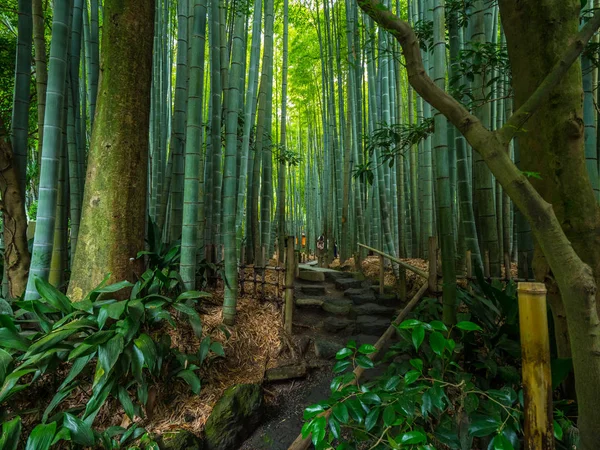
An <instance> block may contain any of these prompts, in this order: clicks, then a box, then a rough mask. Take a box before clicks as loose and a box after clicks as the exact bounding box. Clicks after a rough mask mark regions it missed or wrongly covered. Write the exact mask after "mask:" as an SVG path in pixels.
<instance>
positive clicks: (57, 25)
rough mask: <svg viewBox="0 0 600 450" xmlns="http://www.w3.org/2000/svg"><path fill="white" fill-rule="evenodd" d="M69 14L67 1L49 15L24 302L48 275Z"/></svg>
mask: <svg viewBox="0 0 600 450" xmlns="http://www.w3.org/2000/svg"><path fill="white" fill-rule="evenodd" d="M71 12H72V8H71V2H70V1H69V0H66V1H64V2H58V3H57V4H56V7H55V8H54V11H53V18H52V41H51V45H50V70H49V72H48V88H47V94H46V105H47V106H46V111H45V116H44V144H43V147H42V167H41V173H40V194H39V195H40V197H39V203H38V213H37V222H36V227H35V235H34V240H33V251H32V255H31V268H30V270H29V279H28V280H27V289H26V292H25V299H26V300H35V299H37V298H39V294H38V292H37V289H36V288H35V284H34V281H35V278H36V277H39V278H41V279H43V280H47V279H48V274H49V271H50V260H51V258H52V247H53V241H54V225H55V221H56V199H57V188H58V167H59V158H60V156H59V155H60V149H61V148H62V140H63V133H62V112H63V107H64V101H65V81H66V75H67V50H68V47H67V42H68V36H69V18H70V16H71Z"/></svg>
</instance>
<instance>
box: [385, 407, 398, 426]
mask: <svg viewBox="0 0 600 450" xmlns="http://www.w3.org/2000/svg"><path fill="white" fill-rule="evenodd" d="M395 421H396V410H395V409H394V407H393V406H392V405H388V406H386V407H385V409H384V410H383V423H384V424H385V426H386V427H391V426H392V425H393V424H394V422H395Z"/></svg>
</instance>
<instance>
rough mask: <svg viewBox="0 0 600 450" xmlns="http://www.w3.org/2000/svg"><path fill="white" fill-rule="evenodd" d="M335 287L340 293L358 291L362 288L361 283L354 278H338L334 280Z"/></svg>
mask: <svg viewBox="0 0 600 450" xmlns="http://www.w3.org/2000/svg"><path fill="white" fill-rule="evenodd" d="M335 287H336V288H337V289H339V290H340V291H345V290H347V289H358V288H361V287H363V281H361V280H356V279H354V278H338V279H337V280H335Z"/></svg>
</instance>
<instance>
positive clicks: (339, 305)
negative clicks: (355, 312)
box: [321, 298, 354, 316]
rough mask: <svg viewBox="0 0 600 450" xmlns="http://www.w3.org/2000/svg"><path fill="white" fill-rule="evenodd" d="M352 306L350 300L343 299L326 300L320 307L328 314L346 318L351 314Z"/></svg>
mask: <svg viewBox="0 0 600 450" xmlns="http://www.w3.org/2000/svg"><path fill="white" fill-rule="evenodd" d="M353 306H354V304H353V303H352V300H348V299H345V298H327V299H325V301H324V302H323V304H322V306H321V307H322V308H323V310H324V311H326V312H328V313H331V314H337V315H341V316H347V315H349V314H350V313H351V312H352V307H353Z"/></svg>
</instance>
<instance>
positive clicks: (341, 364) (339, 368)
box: [333, 361, 352, 373]
mask: <svg viewBox="0 0 600 450" xmlns="http://www.w3.org/2000/svg"><path fill="white" fill-rule="evenodd" d="M351 364H352V363H351V362H350V361H338V362H336V363H335V365H334V366H333V373H340V372H343V371H344V370H346V369H347V368H348V367H350V365H351Z"/></svg>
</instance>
